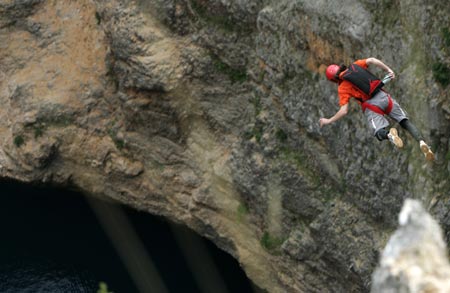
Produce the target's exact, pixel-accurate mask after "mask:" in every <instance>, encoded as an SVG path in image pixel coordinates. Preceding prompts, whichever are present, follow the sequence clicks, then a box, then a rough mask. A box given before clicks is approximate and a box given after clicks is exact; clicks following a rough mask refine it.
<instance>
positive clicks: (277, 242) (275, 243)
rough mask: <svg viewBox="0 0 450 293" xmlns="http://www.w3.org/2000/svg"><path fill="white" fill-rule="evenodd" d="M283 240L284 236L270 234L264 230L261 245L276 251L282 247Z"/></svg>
mask: <svg viewBox="0 0 450 293" xmlns="http://www.w3.org/2000/svg"><path fill="white" fill-rule="evenodd" d="M283 242H284V239H283V238H281V237H276V236H273V235H270V234H269V232H264V234H263V236H262V237H261V246H262V247H264V248H265V249H266V250H268V251H270V252H274V251H275V250H276V249H278V248H280V246H281V244H283Z"/></svg>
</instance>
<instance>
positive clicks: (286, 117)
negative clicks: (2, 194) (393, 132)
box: [0, 0, 450, 292]
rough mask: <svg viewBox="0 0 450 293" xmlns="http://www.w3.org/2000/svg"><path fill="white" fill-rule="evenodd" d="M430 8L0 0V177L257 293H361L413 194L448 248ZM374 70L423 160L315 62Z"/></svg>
mask: <svg viewBox="0 0 450 293" xmlns="http://www.w3.org/2000/svg"><path fill="white" fill-rule="evenodd" d="M449 9H450V6H449V5H447V4H446V3H445V1H437V0H435V1H427V3H426V4H425V3H422V1H406V0H401V1H372V0H360V1H325V0H323V1H304V0H297V1H287V0H281V1H279V0H277V1H270V0H264V1H263V0H249V1H230V0H208V1H206V0H164V1H163V0H149V1H143V0H139V1H129V0H124V1H118V0H111V1H106V0H78V1H56V0H3V1H2V2H0V101H1V103H2V107H0V117H1V119H0V175H1V176H2V177H8V178H15V179H18V180H21V181H25V182H44V183H53V184H59V185H62V186H67V187H75V188H78V189H81V190H83V191H84V192H85V193H87V194H91V195H96V196H100V197H104V198H111V199H114V200H117V201H120V202H122V203H125V204H128V205H131V206H133V207H135V208H137V209H141V210H145V211H148V212H150V213H153V214H159V215H163V216H165V217H167V218H169V219H171V220H174V221H177V222H182V223H184V224H186V225H188V226H190V227H191V228H193V229H194V230H196V231H197V232H198V233H200V234H201V235H204V236H206V237H208V238H209V239H211V240H212V241H214V242H215V243H216V244H217V245H218V246H219V247H221V248H222V249H224V250H226V251H228V252H229V253H231V254H232V255H233V256H234V257H235V258H237V259H238V260H239V262H240V263H241V265H242V267H243V268H244V269H245V271H246V273H247V274H248V276H249V277H250V278H251V279H252V280H253V281H255V282H256V284H258V285H259V286H260V287H261V288H264V289H267V290H268V291H270V292H286V291H288V292H362V291H367V290H369V288H370V285H369V284H370V276H371V273H372V272H373V270H374V269H375V265H376V262H377V259H378V254H379V251H380V249H381V248H382V247H383V246H384V244H385V242H386V239H387V235H388V233H389V231H392V229H394V227H395V215H396V214H397V213H398V212H399V210H400V206H401V204H402V203H403V200H404V199H405V198H407V197H412V198H418V199H421V200H422V201H423V202H425V203H426V204H427V208H429V209H430V210H431V212H432V213H433V214H434V215H435V216H436V217H437V219H438V220H439V221H440V222H441V224H442V225H443V227H444V230H445V233H446V239H447V241H448V238H449V231H450V214H449V212H448V210H449V209H448V200H449V192H448V191H449V190H450V188H449V182H448V176H449V172H450V164H449V155H448V152H449V143H450V142H449V136H448V133H450V122H449V119H450V99H449V94H448V81H449V75H450V74H449V72H448V71H449V69H448V68H449V66H450V59H449V56H450V45H449V44H450V35H449V31H448V27H449V15H450V12H449ZM370 56H373V57H378V58H380V59H382V60H383V61H385V62H386V63H387V64H389V65H390V66H391V67H392V68H393V69H394V71H395V72H396V73H397V80H396V81H395V82H392V83H391V84H389V87H388V90H389V91H390V92H391V93H392V94H393V96H394V97H396V98H397V99H398V100H399V101H400V103H401V104H402V105H403V107H404V108H405V109H406V110H407V111H408V112H409V114H410V116H411V117H412V119H413V121H414V122H415V123H416V124H417V125H418V126H419V127H420V128H421V129H422V131H423V133H424V135H425V137H426V138H427V140H428V141H429V142H430V144H431V145H432V146H433V149H434V150H435V151H436V154H437V157H438V161H437V163H436V164H434V165H427V164H426V163H425V161H424V159H423V157H422V155H421V153H420V151H419V148H418V146H417V145H416V143H415V142H414V141H413V140H412V138H411V137H409V136H408V135H407V134H406V133H405V132H404V131H402V130H400V135H401V136H402V137H404V139H405V142H406V145H407V146H406V148H405V149H404V150H402V151H397V150H394V149H393V148H392V146H390V145H389V144H388V143H385V142H384V143H379V142H378V141H376V140H375V139H374V138H373V137H372V136H371V134H370V133H369V132H368V131H367V129H366V125H365V121H364V118H363V115H362V114H361V113H360V110H359V108H358V105H356V104H352V107H351V108H352V109H351V113H350V115H349V116H347V117H346V118H345V119H343V120H341V121H339V122H338V123H336V124H334V125H332V126H330V127H327V128H324V129H320V128H319V126H318V119H319V118H320V117H322V116H331V115H332V114H334V112H335V111H336V110H337V109H338V106H337V96H336V89H335V87H334V86H333V85H332V84H330V83H329V82H328V81H327V80H326V79H325V78H324V76H323V71H324V68H325V67H326V65H327V64H329V63H331V62H336V63H348V62H351V61H352V60H353V59H359V58H365V57H370Z"/></svg>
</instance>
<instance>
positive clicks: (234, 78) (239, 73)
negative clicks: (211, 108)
mask: <svg viewBox="0 0 450 293" xmlns="http://www.w3.org/2000/svg"><path fill="white" fill-rule="evenodd" d="M213 64H214V67H215V68H216V69H217V71H219V72H221V73H223V74H226V75H228V77H229V78H230V80H231V82H232V83H236V82H240V83H242V82H244V81H246V80H247V78H248V76H247V72H246V71H245V70H242V69H235V68H232V67H231V66H230V65H228V64H226V63H225V62H223V61H222V60H220V59H219V58H218V57H213Z"/></svg>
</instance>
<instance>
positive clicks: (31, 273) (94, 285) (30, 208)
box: [0, 182, 259, 293]
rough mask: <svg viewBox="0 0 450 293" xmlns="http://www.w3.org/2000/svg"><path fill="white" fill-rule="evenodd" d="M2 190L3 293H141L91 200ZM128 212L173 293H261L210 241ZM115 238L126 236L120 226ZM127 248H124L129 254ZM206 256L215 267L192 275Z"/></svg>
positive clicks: (14, 187) (22, 188)
mask: <svg viewBox="0 0 450 293" xmlns="http://www.w3.org/2000/svg"><path fill="white" fill-rule="evenodd" d="M0 187H1V188H0V195H1V205H0V233H1V234H0V235H1V238H0V241H1V242H0V292H14V293H15V292H97V290H98V288H99V282H105V283H106V284H107V285H108V289H109V291H112V292H114V293H120V292H139V290H138V289H137V287H136V285H135V282H134V281H133V280H134V278H133V277H132V276H131V275H130V270H129V267H126V265H124V262H123V261H122V259H123V258H121V257H119V255H118V253H117V250H116V249H115V246H114V245H113V244H112V242H111V240H110V239H111V238H110V237H108V235H107V233H106V232H105V230H104V226H102V225H101V224H100V222H99V220H98V217H96V214H95V213H94V212H93V210H92V208H91V205H90V204H89V202H91V200H90V201H89V202H88V201H87V200H86V199H85V197H84V196H82V195H81V194H78V193H75V192H70V191H66V190H58V189H48V188H47V189H43V188H37V187H31V186H27V185H22V184H18V183H16V182H0ZM101 205H104V203H101ZM121 210H123V211H125V215H126V217H127V219H128V220H129V222H130V224H131V227H132V229H134V230H135V231H136V233H137V239H139V242H140V243H141V245H143V246H142V247H143V248H144V249H145V251H146V252H147V253H148V255H149V256H150V259H151V260H153V264H154V268H155V269H156V271H157V272H158V274H159V275H160V277H161V279H162V282H163V283H164V285H165V287H166V288H167V291H168V292H204V291H205V288H206V290H208V288H213V287H214V286H217V288H219V289H220V290H221V292H254V291H255V290H256V289H255V287H254V286H252V283H251V282H250V281H249V280H248V279H247V277H246V276H245V274H244V272H243V271H242V270H241V268H240V267H239V264H238V263H237V262H236V260H234V259H233V258H232V257H231V256H229V255H228V254H227V253H225V252H223V251H222V250H220V249H218V248H217V247H216V246H215V245H214V244H213V243H211V242H210V241H208V240H205V239H204V238H202V237H199V236H198V235H196V234H195V233H193V232H192V231H190V230H189V229H187V228H185V227H182V226H179V225H174V224H171V223H168V222H167V221H165V220H163V219H161V218H159V217H155V216H151V215H149V214H146V213H142V212H137V211H134V210H131V209H127V208H125V207H123V208H121ZM114 219H116V217H114ZM115 229H116V230H115ZM132 229H131V230H132ZM111 231H113V232H114V231H117V232H123V231H121V230H120V226H117V227H113V228H112V229H111ZM176 235H178V236H176ZM180 235H181V237H180ZM180 239H187V240H188V242H189V243H191V244H195V246H192V245H191V246H190V248H189V249H186V247H189V246H188V245H187V246H186V247H185V246H184V244H182V242H180ZM128 244H129V243H127V241H125V242H124V245H125V247H127V245H128ZM180 245H182V246H183V247H184V250H180ZM200 248H201V249H202V251H197V252H196V251H195V250H196V249H200ZM186 250H187V251H186ZM183 252H184V254H183ZM199 252H202V253H201V254H200V255H204V254H205V253H206V254H207V255H209V256H210V259H209V261H210V262H209V265H210V266H209V267H208V266H206V263H207V261H203V260H202V259H197V268H198V269H199V270H198V271H196V272H193V271H192V268H193V267H192V265H191V266H190V265H189V261H186V259H191V261H192V259H194V260H195V259H196V255H195V254H196V253H199ZM186 253H187V256H186ZM202 264H205V266H203V265H202ZM211 265H212V266H214V270H217V273H218V276H219V279H220V280H219V282H216V283H215V284H212V285H211V280H217V276H216V278H211V276H210V275H209V274H208V273H209V272H208V271H211ZM194 267H195V266H194ZM202 268H203V269H202ZM204 268H206V269H204ZM138 273H139V270H138ZM202 274H203V275H202ZM144 276H145V275H144ZM149 279H151V278H150V277H149ZM202 280H204V281H209V282H210V284H209V285H208V284H206V285H205V284H203V281H202ZM206 283H208V282H206ZM202 284H203V285H202ZM205 286H206V287H205ZM211 286H212V287H211ZM141 288H142V287H141ZM155 290H156V289H155ZM155 290H152V291H153V292H155ZM202 290H203V291H202ZM141 291H142V290H141ZM146 291H147V290H146ZM148 291H149V292H151V291H150V290H148ZM157 291H158V290H157ZM215 291H216V290H215ZM258 291H259V290H258Z"/></svg>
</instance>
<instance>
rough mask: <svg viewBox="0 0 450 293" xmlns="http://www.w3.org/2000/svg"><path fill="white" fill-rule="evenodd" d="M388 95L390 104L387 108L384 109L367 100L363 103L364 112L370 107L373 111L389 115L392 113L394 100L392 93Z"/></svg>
mask: <svg viewBox="0 0 450 293" xmlns="http://www.w3.org/2000/svg"><path fill="white" fill-rule="evenodd" d="M387 96H388V106H387V108H386V110H384V111H383V109H381V108H380V107H378V106H375V105H372V104H369V103H367V101H366V102H363V103H362V104H361V107H362V110H363V112H365V111H366V109H369V110H371V111H372V112H375V113H378V114H380V115H389V113H391V111H392V108H393V107H394V101H393V100H392V98H391V95H389V94H388V95H387Z"/></svg>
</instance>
